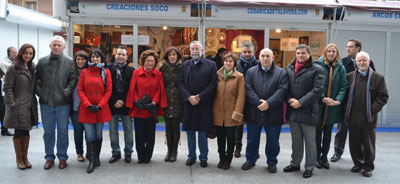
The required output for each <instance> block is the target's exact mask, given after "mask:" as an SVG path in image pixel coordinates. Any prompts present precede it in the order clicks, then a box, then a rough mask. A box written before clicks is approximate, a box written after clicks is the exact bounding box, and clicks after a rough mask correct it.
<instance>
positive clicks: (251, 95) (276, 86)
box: [245, 64, 288, 126]
mask: <svg viewBox="0 0 400 184" xmlns="http://www.w3.org/2000/svg"><path fill="white" fill-rule="evenodd" d="M287 91H288V79H287V74H286V71H285V70H284V69H282V68H280V67H277V66H276V65H275V64H272V65H271V68H270V69H269V70H268V71H267V72H266V71H264V70H263V69H262V67H261V64H258V66H257V67H252V68H250V69H249V70H248V71H247V75H246V94H247V96H246V101H247V102H246V107H245V109H246V110H245V111H246V113H245V119H246V122H247V123H251V124H256V125H259V126H270V125H282V124H283V101H284V100H285V96H286V94H287ZM260 99H264V100H266V101H267V103H268V105H269V109H268V110H266V111H260V110H258V108H257V106H259V105H260V104H261V102H260Z"/></svg>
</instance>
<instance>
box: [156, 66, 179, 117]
mask: <svg viewBox="0 0 400 184" xmlns="http://www.w3.org/2000/svg"><path fill="white" fill-rule="evenodd" d="M181 68H182V62H181V61H180V60H179V61H177V63H176V64H171V63H169V62H168V61H165V60H164V61H163V62H162V65H161V67H160V72H161V73H162V75H163V78H164V86H165V92H166V95H167V102H168V107H167V108H165V109H164V110H165V115H164V116H165V117H166V118H179V119H182V112H183V109H182V108H183V106H182V101H181V94H180V92H179V89H178V83H177V82H176V79H177V78H178V75H179V72H180V71H181Z"/></svg>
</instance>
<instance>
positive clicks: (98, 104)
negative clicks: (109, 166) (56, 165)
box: [78, 48, 112, 173]
mask: <svg viewBox="0 0 400 184" xmlns="http://www.w3.org/2000/svg"><path fill="white" fill-rule="evenodd" d="M89 59H90V61H89V67H88V68H85V69H83V70H82V71H81V74H80V77H79V83H78V96H79V99H80V100H81V104H80V105H79V118H78V121H79V122H82V123H84V126H85V137H86V145H87V148H88V157H89V166H88V168H87V172H88V173H92V172H93V170H94V168H95V167H98V166H100V159H99V155H100V151H101V144H102V141H103V135H102V134H103V132H102V131H103V123H104V122H107V121H110V120H111V119H112V117H111V112H110V107H109V106H108V100H109V99H110V96H111V93H112V81H111V74H110V71H109V70H108V69H106V68H105V58H104V55H103V53H102V52H101V51H100V50H99V49H97V48H96V49H93V50H92V52H90V54H89Z"/></svg>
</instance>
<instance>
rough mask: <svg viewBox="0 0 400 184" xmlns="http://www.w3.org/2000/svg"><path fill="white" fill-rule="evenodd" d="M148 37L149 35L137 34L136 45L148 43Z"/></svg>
mask: <svg viewBox="0 0 400 184" xmlns="http://www.w3.org/2000/svg"><path fill="white" fill-rule="evenodd" d="M149 44H150V37H149V35H139V40H138V45H149Z"/></svg>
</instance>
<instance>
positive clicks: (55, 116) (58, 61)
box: [35, 36, 78, 170]
mask: <svg viewBox="0 0 400 184" xmlns="http://www.w3.org/2000/svg"><path fill="white" fill-rule="evenodd" d="M64 48H65V40H64V38H63V37H61V36H54V37H53V39H52V41H51V43H50V50H51V53H50V55H48V56H45V57H43V58H41V59H39V62H38V64H37V67H36V71H37V72H36V76H37V77H36V78H37V83H36V86H35V90H36V94H37V95H38V96H39V103H40V112H41V115H42V123H43V129H44V135H43V140H44V147H45V153H46V155H45V157H44V158H45V159H46V163H45V165H44V169H46V170H47V169H50V168H52V167H53V165H54V159H55V158H56V155H54V146H55V143H56V140H57V157H58V159H59V160H60V164H59V165H58V167H59V168H60V169H64V168H65V167H67V159H68V154H67V150H68V123H69V109H70V102H71V98H72V91H73V90H74V88H75V85H76V82H77V79H78V76H77V70H76V67H75V63H74V62H73V61H72V58H71V57H68V56H66V55H64V54H63V51H64ZM55 127H57V139H56V134H55Z"/></svg>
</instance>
